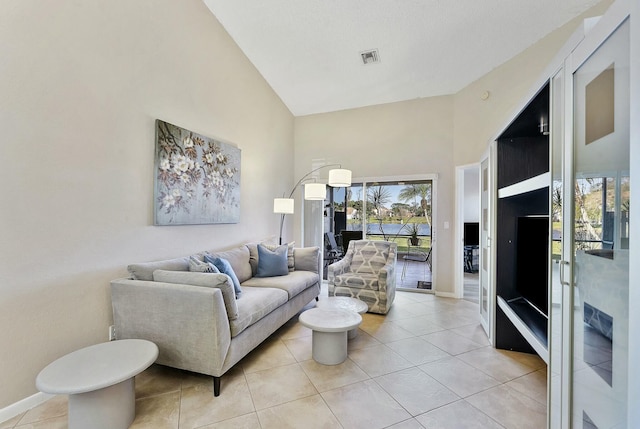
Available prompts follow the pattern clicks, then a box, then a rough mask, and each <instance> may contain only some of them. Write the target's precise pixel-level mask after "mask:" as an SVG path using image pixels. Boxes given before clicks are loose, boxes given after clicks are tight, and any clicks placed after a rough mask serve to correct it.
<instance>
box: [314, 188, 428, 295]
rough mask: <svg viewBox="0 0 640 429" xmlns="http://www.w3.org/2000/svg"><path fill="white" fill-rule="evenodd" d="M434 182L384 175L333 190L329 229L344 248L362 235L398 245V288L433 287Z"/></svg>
mask: <svg viewBox="0 0 640 429" xmlns="http://www.w3.org/2000/svg"><path fill="white" fill-rule="evenodd" d="M434 182H435V181H434V179H433V178H424V179H414V178H412V179H411V180H399V179H393V180H390V179H383V178H381V179H380V180H367V181H362V182H360V183H353V184H352V186H351V187H349V188H346V189H342V190H340V189H333V190H331V195H330V198H329V201H330V203H329V204H328V207H327V211H326V213H325V214H326V216H327V217H328V219H327V220H326V222H325V231H331V232H333V233H334V234H335V236H336V237H338V240H339V241H340V242H341V243H342V244H343V246H344V249H345V251H346V248H347V246H348V243H349V241H351V240H353V239H359V238H366V239H369V240H385V241H393V242H395V243H397V245H398V265H397V268H396V272H397V273H398V275H397V279H396V286H397V288H399V289H409V290H419V291H423V292H428V291H432V290H433V274H432V268H433V264H432V260H433V247H434V243H433V233H432V224H433V211H434V207H433V201H434V194H435V183H434Z"/></svg>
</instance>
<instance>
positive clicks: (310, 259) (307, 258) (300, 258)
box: [293, 247, 320, 273]
mask: <svg viewBox="0 0 640 429" xmlns="http://www.w3.org/2000/svg"><path fill="white" fill-rule="evenodd" d="M318 250H319V248H318V247H298V248H296V249H294V251H293V259H294V263H295V269H296V270H304V271H311V272H314V273H317V272H318V270H319V269H320V258H319V255H320V254H319V253H318Z"/></svg>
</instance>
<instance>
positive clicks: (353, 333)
mask: <svg viewBox="0 0 640 429" xmlns="http://www.w3.org/2000/svg"><path fill="white" fill-rule="evenodd" d="M316 308H321V309H323V310H335V309H342V310H347V311H353V312H354V313H358V314H364V313H366V312H367V310H369V306H368V305H367V304H366V303H365V302H363V301H360V300H359V299H357V298H351V297H349V296H330V297H329V298H327V299H321V300H320V301H318V302H316ZM357 336H358V328H354V329H351V330H350V331H349V332H348V333H347V338H348V339H350V340H351V339H353V338H355V337H357Z"/></svg>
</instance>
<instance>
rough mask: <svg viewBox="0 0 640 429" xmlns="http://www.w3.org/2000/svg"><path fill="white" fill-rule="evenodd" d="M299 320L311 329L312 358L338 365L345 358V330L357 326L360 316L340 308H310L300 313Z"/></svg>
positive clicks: (326, 363)
mask: <svg viewBox="0 0 640 429" xmlns="http://www.w3.org/2000/svg"><path fill="white" fill-rule="evenodd" d="M299 320H300V323H302V324H303V325H304V326H306V327H307V328H310V329H311V330H312V331H313V333H312V339H311V341H312V344H311V353H312V355H313V360H315V361H316V362H318V363H321V364H323V365H338V364H339V363H342V362H344V360H345V359H346V358H347V331H349V330H351V329H355V328H357V327H358V325H360V322H362V316H360V315H359V314H358V313H355V312H353V311H348V310H342V309H335V310H323V309H321V308H312V309H311V310H307V311H305V312H304V313H302V314H301V315H300V318H299Z"/></svg>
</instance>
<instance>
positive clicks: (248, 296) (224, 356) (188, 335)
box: [111, 243, 322, 396]
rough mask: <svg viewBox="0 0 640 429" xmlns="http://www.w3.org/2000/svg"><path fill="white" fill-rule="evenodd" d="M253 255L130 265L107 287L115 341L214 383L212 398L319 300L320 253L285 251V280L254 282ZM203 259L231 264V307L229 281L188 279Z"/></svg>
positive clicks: (242, 250)
mask: <svg viewBox="0 0 640 429" xmlns="http://www.w3.org/2000/svg"><path fill="white" fill-rule="evenodd" d="M257 247H258V245H257V243H250V244H245V245H241V246H238V247H236V248H233V249H231V250H227V251H224V252H217V251H207V252H202V253H199V254H196V255H191V256H192V257H193V258H191V257H190V256H186V257H183V258H176V259H169V260H164V261H156V262H148V263H140V264H133V265H129V267H128V270H129V273H130V277H129V278H123V279H118V280H113V281H112V282H111V301H112V306H113V321H114V324H115V332H116V338H118V339H125V338H141V339H146V340H149V341H153V342H154V343H155V344H157V346H158V348H159V350H160V353H159V356H158V360H157V361H156V362H157V363H159V364H161V365H166V366H170V367H174V368H180V369H184V370H187V371H193V372H197V373H201V374H207V375H211V376H213V387H214V389H213V390H214V395H215V396H218V395H219V394H220V378H221V377H222V375H223V374H224V373H226V372H227V371H228V370H229V369H230V368H231V367H232V366H233V365H235V364H236V363H238V361H240V359H242V358H243V357H244V356H246V355H247V354H248V353H249V352H250V351H251V350H253V349H254V348H255V347H256V346H258V345H259V344H260V343H262V342H263V341H264V340H265V339H266V338H268V337H269V336H270V335H271V334H272V333H273V332H275V331H276V330H277V329H278V328H279V327H280V326H282V325H283V324H284V323H285V322H287V321H288V320H289V319H291V318H292V317H293V316H295V315H296V314H297V313H298V312H299V311H300V310H301V309H302V308H303V307H304V306H305V305H307V304H308V303H310V302H311V301H313V300H314V299H317V297H318V295H319V293H320V284H321V281H322V279H321V276H320V273H321V271H320V264H321V260H320V249H319V248H318V247H308V248H293V246H292V245H290V246H289V248H288V252H287V253H288V257H287V267H286V268H288V270H286V271H288V272H287V273H286V275H278V276H273V277H256V273H257V272H258V269H259V265H260V262H259V252H258V248H257ZM263 250H264V248H261V251H263ZM281 250H282V249H281ZM205 255H208V256H211V257H214V258H215V257H219V258H224V259H225V260H226V261H228V262H229V264H230V265H231V267H232V268H233V272H234V273H235V275H236V277H237V279H238V280H239V282H240V287H241V290H242V293H241V294H240V295H239V297H238V298H237V299H236V293H235V291H234V287H233V284H232V280H231V278H230V277H229V276H228V275H226V274H215V273H213V274H212V273H203V272H195V271H190V264H191V269H192V270H193V269H194V268H193V264H194V260H198V261H203V260H204V256H205ZM263 255H264V253H263ZM263 259H264V260H266V259H267V258H266V257H265V258H263Z"/></svg>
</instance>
